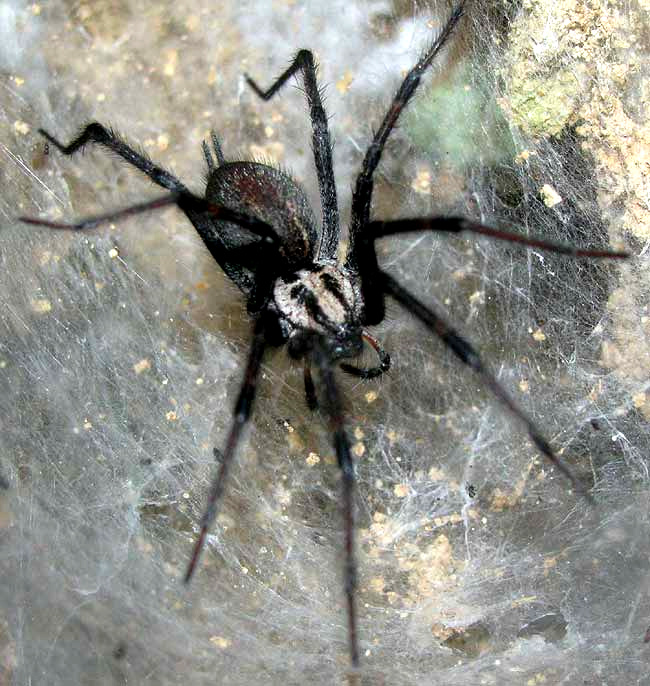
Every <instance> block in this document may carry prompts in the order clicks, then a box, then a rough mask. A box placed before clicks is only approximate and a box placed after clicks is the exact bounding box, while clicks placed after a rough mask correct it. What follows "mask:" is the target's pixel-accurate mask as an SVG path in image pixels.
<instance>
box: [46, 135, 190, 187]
mask: <svg viewBox="0 0 650 686" xmlns="http://www.w3.org/2000/svg"><path fill="white" fill-rule="evenodd" d="M38 132H39V133H40V134H41V136H43V137H44V138H46V139H47V140H48V141H49V142H50V143H51V144H52V145H53V146H54V147H56V148H58V149H59V150H60V151H61V152H62V153H63V154H64V155H73V154H74V153H75V152H77V151H78V150H80V149H81V148H83V147H84V146H85V145H86V144H88V143H97V144H99V145H103V146H104V147H106V148H108V149H109V150H111V151H112V152H114V153H115V154H116V155H119V156H120V157H121V158H122V159H123V160H125V161H126V162H128V163H129V164H132V165H133V166H134V167H137V168H138V169H139V170H140V171H141V172H143V173H144V174H146V175H147V176H148V177H149V178H150V179H151V180H152V181H153V182H154V183H157V184H158V185H159V186H162V187H163V188H166V189H167V190H170V191H174V192H176V193H184V192H187V188H185V186H184V185H183V184H182V183H181V182H180V181H179V180H178V179H177V178H176V177H175V176H173V175H172V174H170V173H169V172H168V171H166V170H165V169H163V168H162V167H159V166H158V165H156V164H154V163H153V162H152V161H151V160H150V159H149V158H148V157H147V156H146V155H145V154H144V153H140V152H136V151H135V150H134V149H133V148H131V147H130V146H129V145H127V144H126V143H125V142H124V141H123V140H122V139H121V138H120V137H119V136H118V135H117V134H116V133H115V132H114V131H111V130H110V129H107V128H106V127H104V126H102V125H101V124H98V123H97V122H91V123H90V124H87V125H86V127H85V128H84V129H83V131H82V132H81V133H80V134H79V135H78V136H77V137H76V138H75V139H74V140H73V141H71V142H70V143H68V145H65V144H64V143H61V142H60V141H58V140H57V139H56V138H54V136H52V135H50V134H49V133H48V132H47V131H45V130H43V129H39V130H38Z"/></svg>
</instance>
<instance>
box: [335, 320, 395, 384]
mask: <svg viewBox="0 0 650 686" xmlns="http://www.w3.org/2000/svg"><path fill="white" fill-rule="evenodd" d="M361 336H362V338H363V339H364V340H365V341H367V342H368V343H369V344H370V345H371V347H372V348H373V349H374V351H375V352H376V353H377V357H378V358H379V364H378V365H377V366H376V367H370V368H369V369H364V368H361V367H355V366H354V365H351V364H347V363H345V362H344V363H343V364H341V365H340V367H341V369H342V370H343V371H344V372H346V373H347V374H350V375H351V376H356V377H359V378H361V379H376V378H377V377H378V376H381V375H382V374H385V373H386V372H387V371H388V370H389V369H390V355H389V354H388V353H387V352H386V351H385V350H384V349H383V348H382V347H381V346H380V345H379V341H378V340H377V339H376V338H375V337H374V336H371V335H370V334H369V333H368V332H367V331H364V332H363V334H361Z"/></svg>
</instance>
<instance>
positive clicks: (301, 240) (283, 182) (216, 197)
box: [205, 162, 319, 268]
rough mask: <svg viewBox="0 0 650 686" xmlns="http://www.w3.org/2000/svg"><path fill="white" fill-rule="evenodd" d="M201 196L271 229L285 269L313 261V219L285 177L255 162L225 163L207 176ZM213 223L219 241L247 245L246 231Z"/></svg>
mask: <svg viewBox="0 0 650 686" xmlns="http://www.w3.org/2000/svg"><path fill="white" fill-rule="evenodd" d="M205 197H206V200H208V201H209V202H212V203H215V204H219V205H225V206H226V207H228V208H229V209H232V210H237V211H239V212H242V213H243V214H247V215H250V216H253V217H256V218H257V219H260V220H262V221H264V222H266V223H267V224H269V225H270V226H272V227H273V229H274V230H275V232H276V234H277V235H278V236H279V237H280V239H281V248H280V254H281V255H282V257H283V258H284V259H285V261H286V265H287V266H290V267H295V268H299V267H300V266H302V265H304V264H306V263H309V262H313V259H314V254H315V251H316V247H317V246H318V240H319V231H318V229H317V224H316V220H315V218H314V213H313V211H312V209H311V206H310V205H309V202H308V201H307V196H306V195H305V192H304V191H303V190H302V188H301V187H300V186H298V185H297V183H296V182H295V181H294V180H293V179H292V178H291V177H290V176H289V175H288V174H285V173H284V172H282V171H280V170H279V169H275V168H274V167H270V166H268V165H266V164H261V163H259V162H226V163H224V164H222V165H220V166H219V167H216V168H215V169H214V170H213V171H212V172H211V173H210V176H209V177H208V185H207V187H206V189H205ZM215 223H216V222H215ZM216 224H217V226H218V232H219V236H220V238H221V240H227V241H228V242H231V241H232V240H233V239H235V240H236V239H237V237H240V240H241V241H242V244H245V243H246V242H251V234H250V232H247V231H246V230H245V229H242V228H241V227H240V226H238V225H237V224H233V223H231V222H218V223H216ZM219 225H220V226H219ZM215 228H216V227H215ZM226 237H227V238H226Z"/></svg>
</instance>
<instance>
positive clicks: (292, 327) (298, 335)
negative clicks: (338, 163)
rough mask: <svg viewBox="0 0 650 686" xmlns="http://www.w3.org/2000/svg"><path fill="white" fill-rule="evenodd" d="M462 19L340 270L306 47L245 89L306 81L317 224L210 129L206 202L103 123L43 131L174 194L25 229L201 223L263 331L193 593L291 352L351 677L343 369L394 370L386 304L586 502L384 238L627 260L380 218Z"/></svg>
mask: <svg viewBox="0 0 650 686" xmlns="http://www.w3.org/2000/svg"><path fill="white" fill-rule="evenodd" d="M463 8H464V2H460V3H459V4H457V5H456V7H455V9H454V10H453V11H452V13H451V14H450V16H449V18H448V20H447V22H446V23H445V25H444V27H443V28H442V31H441V32H440V33H439V35H438V36H437V37H436V38H435V39H434V40H433V41H432V42H431V44H430V46H429V47H428V49H427V50H426V51H425V52H424V53H423V55H422V56H421V57H420V59H419V60H418V62H417V63H416V64H415V65H414V66H413V68H412V69H411V70H410V71H409V72H408V74H407V75H406V77H405V78H404V80H403V82H402V84H401V85H400V87H399V89H398V90H397V93H396V94H395V96H394V97H393V100H392V103H391V105H390V107H389V108H388V111H387V112H386V114H385V116H384V119H383V121H382V123H381V125H380V127H379V129H378V130H377V132H376V133H375V134H374V137H373V140H372V142H371V144H370V146H369V147H368V149H367V151H366V153H365V156H364V159H363V163H362V166H361V171H360V172H359V175H358V176H357V179H356V184H355V186H354V190H353V195H352V208H351V221H350V226H349V230H348V240H349V247H348V250H347V255H346V257H345V260H344V261H342V263H339V262H338V260H337V254H338V248H339V242H340V227H339V210H338V203H337V195H336V186H335V181H334V172H333V166H332V145H331V142H330V134H329V130H328V121H327V116H326V113H325V110H324V108H323V105H322V102H321V96H320V91H319V87H318V82H317V73H316V72H317V65H316V62H315V60H314V57H313V55H312V53H311V52H310V51H309V50H300V51H299V52H298V53H297V54H296V56H295V58H294V59H293V61H292V62H291V64H290V66H289V67H288V68H287V69H286V70H285V71H284V72H283V73H282V74H281V75H280V76H279V77H278V78H277V79H276V80H275V81H274V83H273V84H272V85H271V86H270V87H269V88H268V89H266V90H264V89H262V88H260V87H259V86H258V85H257V83H256V82H255V81H253V79H251V78H250V77H249V76H246V81H247V83H248V85H249V86H250V87H251V88H252V90H253V91H254V92H255V93H256V94H257V95H258V96H259V97H260V98H262V99H263V100H269V99H270V98H272V97H273V96H274V95H275V94H276V93H277V92H278V91H279V90H280V89H281V88H282V87H283V86H284V85H285V84H286V83H287V81H289V79H290V78H291V77H292V76H297V75H301V76H302V79H303V82H304V90H305V95H306V98H307V103H308V105H309V113H310V120H311V125H312V145H313V153H314V158H315V166H316V172H317V176H318V186H319V190H320V197H321V204H322V225H321V226H320V227H319V226H318V223H317V221H316V220H315V217H314V215H313V212H312V210H311V208H310V206H309V204H308V202H307V198H306V195H305V193H304V191H303V190H302V189H301V188H300V187H299V186H298V185H297V184H296V182H295V181H293V179H292V178H291V177H290V176H288V175H287V174H286V173H284V172H282V171H280V170H278V169H276V168H273V167H271V166H268V165H265V164H261V163H258V162H251V161H228V160H227V159H226V158H225V156H224V154H223V152H222V148H221V144H220V142H219V139H218V137H217V135H216V134H215V133H214V132H213V133H212V134H211V145H212V149H210V146H209V144H208V143H207V142H205V141H204V142H203V154H204V157H205V162H206V164H207V168H208V177H207V186H206V189H205V197H203V198H201V197H199V196H197V195H195V194H193V193H192V192H191V191H190V190H188V188H186V187H185V186H184V185H183V183H182V182H181V181H179V180H178V179H176V178H175V177H174V176H173V175H172V174H170V173H169V172H168V171H166V170H165V169H163V168H161V167H159V166H157V165H156V164H154V162H152V161H151V160H150V159H149V158H148V157H146V156H145V155H144V154H142V153H140V152H137V151H136V150H134V149H133V148H132V147H130V146H129V145H128V144H127V143H126V142H125V141H124V140H122V139H121V138H120V137H119V136H118V135H117V134H116V133H115V132H113V131H112V130H110V129H108V128H106V127H104V126H102V125H101V124H99V123H96V122H93V123H90V124H87V125H86V126H85V128H84V129H83V130H82V131H81V133H80V134H79V135H78V136H77V137H76V138H75V139H74V140H73V141H72V142H70V143H69V144H68V145H65V144H63V143H61V142H60V141H59V140H57V139H56V138H55V137H54V136H52V135H50V134H49V133H47V132H46V131H44V130H43V129H39V133H40V134H41V135H42V136H44V137H45V139H46V140H47V142H48V143H49V145H51V146H54V147H55V148H57V149H58V150H59V151H60V152H61V153H63V154H64V155H72V154H74V153H75V152H77V151H79V150H80V149H82V148H83V147H84V146H85V145H86V144H89V143H95V144H98V145H100V146H103V147H105V148H108V149H109V150H110V151H112V152H113V153H115V154H117V155H118V156H119V157H121V158H123V159H124V160H125V161H126V162H128V163H129V164H131V165H133V166H134V167H136V169H139V170H140V171H141V172H143V173H144V174H145V175H146V176H148V177H149V178H150V179H151V181H153V182H154V183H155V184H157V185H159V186H162V187H163V188H165V189H167V191H169V193H167V194H166V195H164V196H162V197H158V198H156V199H153V200H149V201H146V202H143V203H140V204H136V205H131V206H129V207H125V208H123V209H120V210H116V211H112V212H109V213H106V214H102V215H98V216H94V217H88V218H86V219H83V220H80V221H78V222H77V223H60V222H53V221H48V220H46V219H38V218H31V217H21V218H20V219H21V220H22V221H23V222H27V223H29V224H35V225H39V226H45V227H50V228H54V229H77V230H84V229H90V228H93V227H95V226H97V225H99V224H101V223H104V222H107V221H111V220H116V219H119V218H122V217H127V216H131V215H135V214H138V213H142V212H146V211H150V210H155V209H158V208H161V207H165V206H168V205H176V206H178V207H179V208H180V209H181V210H182V211H183V212H184V213H185V215H186V216H187V217H188V219H189V220H190V221H191V222H192V224H193V225H194V227H195V228H196V230H197V231H198V233H199V235H200V236H201V238H202V239H203V241H204V243H205V245H206V247H207V248H208V250H209V251H210V253H211V254H212V256H213V257H214V259H215V260H216V261H217V263H218V264H219V265H220V266H221V268H222V269H223V271H224V272H225V274H226V275H227V276H228V277H229V278H230V279H231V280H232V281H233V282H234V283H235V284H236V285H237V286H238V287H239V289H240V290H241V292H242V293H243V295H244V297H245V299H246V306H247V310H248V313H249V315H250V316H251V318H252V320H253V324H252V343H251V346H250V350H249V353H248V360H247V362H246V367H245V372H244V378H243V381H242V383H241V387H240V391H239V395H238V397H237V400H236V402H235V407H234V416H233V419H232V423H231V425H230V429H229V432H228V435H227V439H226V444H225V448H224V449H223V451H218V450H216V449H215V456H216V457H217V459H218V462H219V466H218V469H217V473H216V475H215V477H214V479H213V481H212V483H211V486H210V490H209V493H208V497H207V505H206V507H205V510H204V513H203V516H202V518H201V520H200V524H199V530H198V534H197V537H196V541H195V544H194V549H193V552H192V555H191V559H190V562H189V564H188V567H187V571H186V574H185V582H189V580H190V579H191V577H192V575H193V573H194V572H195V570H196V567H197V563H198V561H199V557H200V555H201V552H202V550H203V548H204V544H205V541H206V537H207V534H208V532H209V530H210V528H211V526H212V524H213V522H214V519H215V517H216V514H217V508H218V505H219V502H220V499H221V497H222V495H223V492H224V487H225V484H226V480H227V477H228V473H229V470H230V467H231V465H232V462H233V459H234V456H235V453H236V450H237V447H238V445H239V443H240V440H241V436H242V431H243V429H244V427H245V426H246V424H247V422H248V421H249V419H250V417H251V413H252V410H253V404H254V400H255V395H256V388H257V383H258V378H259V372H260V366H261V362H262V359H263V356H264V352H265V350H266V349H267V347H270V346H281V345H285V344H286V345H287V348H288V353H289V355H290V356H291V357H292V358H294V359H296V360H301V361H302V363H303V371H304V389H305V397H306V401H307V405H308V406H309V408H310V409H314V408H316V407H317V405H318V404H319V402H320V403H321V404H322V405H323V409H324V414H325V416H326V417H327V421H328V424H329V431H330V433H331V438H332V442H333V445H334V449H335V452H336V457H337V461H338V466H339V468H340V471H341V484H342V512H343V527H344V551H345V563H344V570H343V576H344V594H345V602H346V606H347V641H348V650H349V658H350V665H351V667H352V668H353V669H357V668H358V667H359V638H358V629H357V609H356V586H357V580H356V578H357V565H356V561H355V539H354V531H355V528H354V519H355V517H354V507H353V499H354V490H355V473H354V465H353V461H352V458H351V454H350V442H349V439H348V435H347V431H346V426H345V417H344V412H343V404H342V400H341V395H340V392H339V386H338V383H337V381H336V378H335V374H334V367H335V365H336V364H338V365H339V366H340V368H341V369H342V370H343V371H344V372H346V373H347V374H350V375H353V376H356V377H360V378H362V379H371V378H374V377H378V376H380V375H381V374H384V373H385V372H387V371H388V370H389V368H390V357H389V355H388V354H387V353H386V352H385V351H384V350H383V349H382V347H381V345H380V344H379V342H378V341H377V340H376V339H375V338H374V337H373V336H372V335H371V334H370V333H369V331H368V330H367V329H368V327H372V326H374V325H377V324H379V323H380V322H381V321H382V320H383V319H384V317H385V302H384V299H385V296H386V295H388V296H390V297H391V298H393V299H394V300H396V301H397V302H398V303H399V304H401V305H402V306H403V307H404V308H406V310H408V311H409V312H410V313H411V314H412V315H413V316H414V317H415V318H416V319H418V320H419V321H420V322H421V323H422V324H423V325H424V326H425V327H426V328H427V329H428V330H429V331H430V332H431V333H432V334H434V335H435V336H437V337H438V338H439V339H441V340H442V342H443V343H444V344H445V345H446V346H447V347H448V348H450V349H451V351H452V352H453V353H454V354H455V355H456V356H457V357H458V358H459V360H460V361H461V362H462V363H463V364H465V365H467V366H468V367H470V368H471V369H473V370H474V371H475V372H476V373H477V374H478V375H479V376H480V377H481V378H482V380H483V382H484V383H485V384H486V386H487V387H488V388H489V389H490V390H491V391H492V392H493V393H494V394H495V395H496V397H497V398H498V400H499V401H500V402H501V403H502V404H503V405H504V406H505V408H506V409H507V410H508V411H509V412H510V413H511V414H512V415H513V416H514V417H516V418H517V419H518V420H519V421H520V422H521V423H522V424H523V426H524V427H525V428H526V430H527V432H528V435H529V437H530V439H531V440H532V442H533V443H534V445H535V446H536V447H537V449H538V450H539V451H540V452H541V453H542V454H543V455H544V456H545V457H546V458H547V459H548V460H549V461H550V462H551V463H552V464H553V465H554V466H555V467H556V468H557V469H558V470H559V471H560V472H561V473H562V474H563V475H564V476H565V477H567V478H568V479H569V480H570V481H571V483H572V484H573V487H574V488H575V490H576V491H577V492H579V493H581V494H583V495H585V496H586V497H589V495H588V493H587V492H586V491H585V490H584V488H583V487H582V486H581V485H580V483H579V481H578V480H577V478H576V477H575V476H574V474H573V473H572V471H571V470H570V469H569V467H568V466H567V465H565V464H564V463H563V462H561V461H560V460H559V459H558V457H557V456H556V454H555V453H554V452H553V450H552V448H551V446H550V444H549V443H548V441H547V440H546V439H545V438H544V437H543V435H542V432H541V431H540V430H539V429H538V428H537V426H536V425H535V424H534V423H533V422H532V420H531V419H530V418H529V417H528V416H527V415H526V414H525V413H524V412H523V411H522V410H521V409H520V408H519V407H518V406H517V405H516V403H515V402H514V400H513V399H512V398H511V397H510V395H509V394H508V393H507V392H506V390H505V389H504V388H503V387H502V386H501V384H500V383H499V382H498V381H497V379H496V378H495V377H494V376H493V374H492V373H491V372H490V371H489V369H488V368H487V367H486V366H485V364H484V363H483V361H482V359H481V358H480V356H479V354H478V353H477V351H476V350H475V349H474V347H473V346H472V345H471V344H470V343H469V342H468V341H467V340H466V339H465V338H464V337H463V336H461V335H460V334H459V333H458V332H457V331H456V330H455V329H454V328H453V326H452V325H451V323H450V322H449V321H447V319H446V318H445V316H444V315H443V314H441V313H440V312H437V311H435V310H434V309H433V308H432V307H431V305H429V304H425V303H424V302H422V301H421V300H419V299H417V298H416V297H415V296H413V295H412V294H411V293H410V292H409V291H408V290H407V289H405V288H404V287H403V286H401V285H400V284H399V283H398V281H397V280H396V279H395V278H394V277H393V276H391V275H390V274H388V273H387V272H385V271H384V270H382V269H381V268H380V266H379V264H378V260H377V254H376V252H375V241H376V240H378V239H379V238H382V237H384V236H388V235H393V234H402V233H408V232H413V231H436V232H448V233H461V232H468V233H473V234H478V235H482V236H487V237H490V238H493V239H497V240H502V241H510V242H513V243H518V244H520V245H523V246H528V247H534V248H537V249H541V250H548V251H551V252H555V253H560V254H564V255H568V256H571V257H573V258H579V257H584V258H626V257H629V254H628V253H626V252H616V251H609V250H590V249H580V248H575V247H572V246H568V245H562V244H557V243H552V242H548V241H545V240H542V239H538V238H532V237H528V236H523V235H520V234H516V233H511V232H508V231H503V230H500V229H495V228H490V227H488V226H485V225H482V224H479V223H476V222H474V221H471V220H469V219H464V218H461V217H423V218H406V219H397V220H392V221H379V220H373V221H371V219H370V209H371V200H372V192H373V175H374V173H375V170H376V169H377V165H378V164H379V162H380V160H381V156H382V153H383V150H384V147H385V145H386V141H387V140H388V138H389V136H390V134H391V132H392V131H393V129H394V128H395V125H396V123H397V121H398V119H399V117H400V115H401V113H402V111H403V110H404V108H405V107H406V106H407V105H408V103H409V102H410V101H411V99H412V97H413V95H414V94H415V92H416V90H417V88H418V86H419V84H420V81H421V79H422V76H423V75H424V73H425V72H426V71H427V69H428V68H429V66H430V65H431V63H432V62H433V61H434V59H435V57H436V56H437V55H438V54H439V53H440V52H441V50H442V49H443V48H444V47H445V45H446V44H447V43H448V41H449V39H450V37H451V36H452V34H453V33H454V30H455V29H456V27H457V26H458V24H459V22H460V20H461V17H462V15H463ZM364 343H367V344H368V345H369V346H370V347H371V348H372V349H373V350H374V351H375V353H376V355H377V364H376V366H374V367H369V368H363V367H358V366H355V365H353V364H350V363H349V362H346V361H345V360H348V359H350V358H355V357H357V356H359V355H360V353H361V352H362V350H363V347H364ZM312 367H314V368H315V369H316V371H317V374H318V379H319V381H320V393H317V392H316V384H315V383H314V379H313V376H312ZM319 397H320V401H319Z"/></svg>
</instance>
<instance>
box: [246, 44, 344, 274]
mask: <svg viewBox="0 0 650 686" xmlns="http://www.w3.org/2000/svg"><path fill="white" fill-rule="evenodd" d="M316 69H317V65H316V62H315V61H314V56H313V54H312V53H311V51H310V50H300V52H299V53H298V54H297V55H296V56H295V58H294V60H293V62H292V63H291V65H290V66H289V67H288V68H287V69H286V70H285V71H284V72H283V73H282V74H281V75H280V76H279V77H278V78H277V79H276V80H275V81H274V82H273V84H271V86H270V87H269V88H268V89H267V90H262V89H261V88H260V87H259V86H258V85H257V83H256V82H255V81H253V79H252V78H250V76H248V75H246V82H247V83H248V85H249V86H250V87H251V88H252V89H253V90H254V91H255V93H256V94H257V95H258V96H259V97H260V98H262V99H263V100H270V99H271V98H272V97H273V96H274V95H275V94H276V93H277V92H278V91H279V90H280V88H282V86H284V84H285V83H286V82H287V81H288V80H289V78H291V76H293V75H294V74H295V73H296V72H297V71H302V75H303V80H304V83H305V94H306V96H307V103H308V104H309V117H310V119H311V125H312V147H313V150H314V161H315V165H316V174H317V175H318V187H319V188H320V197H321V204H322V208H323V233H322V237H321V244H320V246H319V249H318V259H319V260H334V259H336V252H337V250H338V245H339V233H340V230H339V211H338V203H337V199H336V183H335V181H334V168H333V165H332V143H331V141H330V134H329V128H328V126H327V114H326V113H325V108H324V107H323V103H322V101H321V94H320V91H319V89H318V81H317V79H316Z"/></svg>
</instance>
